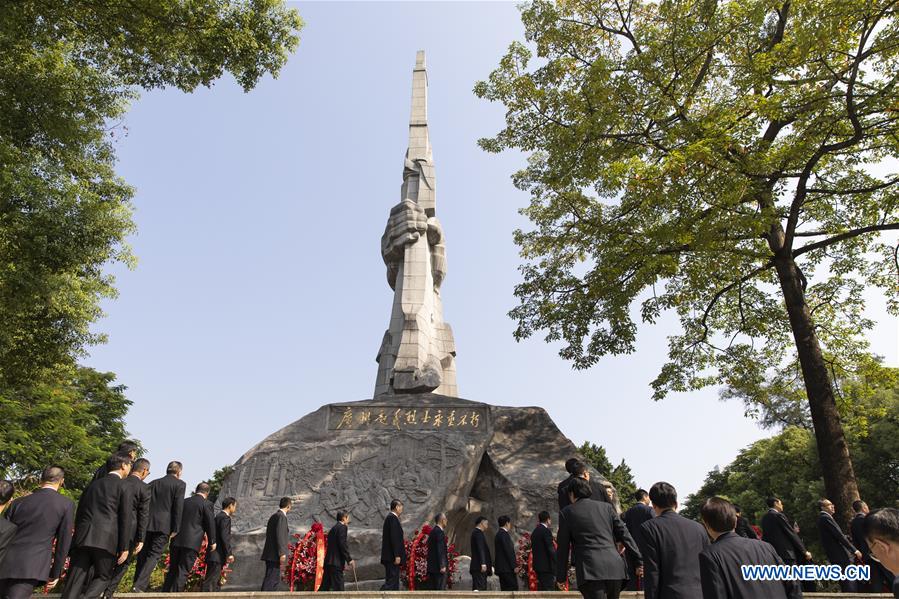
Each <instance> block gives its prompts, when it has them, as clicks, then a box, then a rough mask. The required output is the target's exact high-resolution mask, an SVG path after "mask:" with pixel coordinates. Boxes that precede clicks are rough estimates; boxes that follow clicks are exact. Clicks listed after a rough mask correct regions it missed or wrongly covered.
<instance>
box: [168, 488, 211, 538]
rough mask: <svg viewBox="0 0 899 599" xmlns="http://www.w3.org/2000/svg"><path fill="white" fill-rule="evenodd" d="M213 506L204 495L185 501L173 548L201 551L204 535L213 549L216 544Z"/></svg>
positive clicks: (194, 496) (193, 496)
mask: <svg viewBox="0 0 899 599" xmlns="http://www.w3.org/2000/svg"><path fill="white" fill-rule="evenodd" d="M212 513H213V510H212V504H211V503H210V502H209V501H208V500H207V499H206V498H205V497H203V496H202V495H196V494H195V495H192V496H191V497H189V498H188V499H185V500H184V509H183V510H182V512H181V523H180V525H179V527H178V534H177V535H175V538H173V539H172V547H187V548H190V549H193V550H194V551H199V550H200V547H201V546H202V545H203V535H204V534H205V535H206V537H207V543H208V544H209V546H210V547H211V546H212V545H214V544H215V542H216V539H215V518H214V516H213V515H212Z"/></svg>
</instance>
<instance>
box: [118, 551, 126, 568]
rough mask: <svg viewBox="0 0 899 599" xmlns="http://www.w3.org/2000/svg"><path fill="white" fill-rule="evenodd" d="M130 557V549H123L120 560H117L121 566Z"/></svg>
mask: <svg viewBox="0 0 899 599" xmlns="http://www.w3.org/2000/svg"><path fill="white" fill-rule="evenodd" d="M126 559H128V551H127V550H126V551H123V552H121V553H120V554H119V560H118V561H117V562H116V564H118V565H119V566H121V565H122V564H124V563H125V560H126Z"/></svg>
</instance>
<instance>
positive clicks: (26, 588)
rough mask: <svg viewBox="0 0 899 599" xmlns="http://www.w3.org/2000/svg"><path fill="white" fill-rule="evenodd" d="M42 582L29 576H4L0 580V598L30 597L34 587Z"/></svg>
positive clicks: (24, 598)
mask: <svg viewBox="0 0 899 599" xmlns="http://www.w3.org/2000/svg"><path fill="white" fill-rule="evenodd" d="M44 582H46V581H43V580H32V579H30V578H4V579H3V580H0V599H31V595H32V594H33V593H34V589H36V588H37V587H39V586H41V585H42V584H44Z"/></svg>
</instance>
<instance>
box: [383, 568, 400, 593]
mask: <svg viewBox="0 0 899 599" xmlns="http://www.w3.org/2000/svg"><path fill="white" fill-rule="evenodd" d="M381 590H382V591H398V590H400V567H399V566H397V565H396V564H384V584H383V585H382V586H381Z"/></svg>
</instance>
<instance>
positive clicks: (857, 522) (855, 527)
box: [849, 512, 871, 563]
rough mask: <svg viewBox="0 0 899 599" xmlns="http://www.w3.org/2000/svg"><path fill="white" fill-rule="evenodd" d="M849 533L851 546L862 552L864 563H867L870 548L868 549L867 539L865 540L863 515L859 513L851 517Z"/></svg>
mask: <svg viewBox="0 0 899 599" xmlns="http://www.w3.org/2000/svg"><path fill="white" fill-rule="evenodd" d="M849 532H850V534H851V536H852V544H853V545H855V547H856V548H857V549H858V550H859V551H861V552H862V557H863V558H864V560H865V563H868V556H870V555H871V548H870V547H868V539H867V538H865V514H862V513H861V512H859V513H858V514H856V515H855V516H853V517H852V521H851V522H850V523H849Z"/></svg>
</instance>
